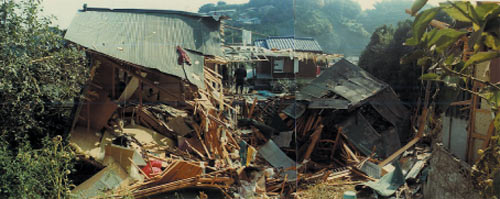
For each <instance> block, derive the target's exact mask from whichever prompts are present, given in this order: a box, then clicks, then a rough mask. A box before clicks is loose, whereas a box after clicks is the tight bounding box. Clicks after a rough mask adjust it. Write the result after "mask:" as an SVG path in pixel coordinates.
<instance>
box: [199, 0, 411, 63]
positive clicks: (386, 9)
mask: <svg viewBox="0 0 500 199" xmlns="http://www.w3.org/2000/svg"><path fill="white" fill-rule="evenodd" d="M411 3H412V1H411V0H384V1H382V2H379V3H376V4H375V5H374V7H375V9H371V10H365V11H362V10H361V7H360V5H359V4H358V3H357V2H354V1H352V0H295V5H294V1H293V0H250V1H249V2H248V3H246V4H227V3H225V2H223V1H220V2H218V3H217V4H205V5H203V6H201V7H200V9H199V11H198V12H200V13H210V12H217V13H221V14H226V15H228V16H230V17H231V20H229V21H226V23H227V24H228V25H231V26H236V27H242V28H245V29H248V30H252V31H255V32H259V33H263V34H265V35H270V36H287V35H294V34H295V35H297V36H308V37H313V38H315V39H316V40H317V41H318V42H319V43H320V45H321V47H322V48H323V49H324V50H325V51H326V52H328V53H342V54H345V55H347V56H359V55H360V54H361V52H362V51H363V49H364V48H365V46H366V45H367V44H368V42H369V41H370V35H371V33H372V32H373V31H374V30H375V28H376V27H379V26H381V25H383V24H392V25H396V24H397V22H398V21H402V20H405V19H409V16H408V15H407V14H405V13H404V9H405V8H410V7H411ZM253 37H254V39H255V38H259V36H258V35H253ZM225 40H226V42H227V43H240V42H241V32H238V31H229V30H228V31H226V37H225Z"/></svg>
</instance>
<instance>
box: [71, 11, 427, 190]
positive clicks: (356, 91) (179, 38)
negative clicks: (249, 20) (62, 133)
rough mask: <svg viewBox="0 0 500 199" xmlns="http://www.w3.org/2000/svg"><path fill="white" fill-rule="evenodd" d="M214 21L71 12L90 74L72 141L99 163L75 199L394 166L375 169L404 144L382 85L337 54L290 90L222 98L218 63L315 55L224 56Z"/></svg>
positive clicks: (292, 185)
mask: <svg viewBox="0 0 500 199" xmlns="http://www.w3.org/2000/svg"><path fill="white" fill-rule="evenodd" d="M223 19H224V18H223V17H214V16H209V15H203V14H194V13H187V12H179V11H166V10H140V9H113V10H111V9H104V8H84V9H83V10H81V11H79V12H78V13H77V15H76V16H75V18H74V19H73V21H72V23H71V25H70V26H69V28H68V31H67V33H66V35H65V38H66V39H67V40H69V41H71V42H72V43H74V44H77V45H79V46H81V47H82V48H84V49H85V50H86V52H87V54H88V56H89V59H90V65H91V70H90V71H91V72H90V76H91V78H90V81H89V82H88V84H87V86H86V87H85V88H84V90H83V92H82V97H81V99H80V103H79V104H77V107H76V109H75V111H74V114H73V115H74V121H73V124H72V127H71V132H70V134H71V138H70V145H71V146H72V147H73V148H74V149H75V151H76V153H77V155H78V157H79V158H80V159H81V160H82V161H83V162H85V164H89V165H93V166H95V167H97V168H99V171H98V172H97V173H94V174H93V175H91V177H90V178H85V179H81V181H82V182H80V183H78V186H76V188H74V189H73V190H72V193H73V195H74V196H75V197H79V198H92V197H99V196H100V195H102V194H108V195H110V196H113V197H125V196H133V197H136V198H147V197H155V196H160V195H163V196H164V194H169V193H170V192H172V191H181V190H185V189H187V188H191V189H197V191H195V192H196V193H197V194H196V195H198V193H199V196H200V198H201V196H204V197H205V198H206V197H212V198H214V197H215V198H220V197H227V198H232V197H240V198H253V197H268V196H270V197H280V196H291V194H293V193H294V192H295V191H296V190H297V185H298V184H301V183H309V182H311V181H314V180H318V179H324V180H328V179H338V178H351V176H361V177H362V178H363V179H370V180H374V179H376V178H380V177H381V176H384V174H386V173H389V174H392V172H391V171H389V170H387V169H383V168H385V166H386V165H388V164H389V163H390V162H392V161H393V160H396V157H398V156H399V155H400V154H401V152H402V151H403V152H404V151H405V150H406V149H408V148H405V147H403V148H402V149H400V147H401V145H402V144H405V143H406V142H407V141H408V139H409V137H410V135H411V134H410V133H409V132H408V130H409V129H410V128H409V124H408V122H407V120H406V118H408V117H409V116H408V115H409V114H408V111H407V110H406V108H405V107H404V106H403V105H402V104H401V103H400V102H399V100H398V98H397V96H396V95H395V94H394V92H393V91H392V89H391V88H390V87H389V86H388V85H387V84H385V83H383V82H381V81H379V80H377V79H376V78H374V77H372V76H371V75H369V74H368V73H366V72H365V71H363V70H362V69H360V68H359V67H357V66H355V65H353V64H351V63H349V62H348V61H346V60H340V61H339V62H337V63H336V64H335V65H333V66H331V67H330V68H325V70H324V71H323V72H322V74H321V75H320V76H318V77H316V78H315V79H314V80H312V81H311V82H310V83H309V84H308V85H307V86H305V87H304V88H303V89H301V90H300V91H299V92H297V93H296V94H295V95H287V94H283V95H280V96H273V97H269V96H268V97H264V98H257V97H255V98H254V99H251V98H250V99H247V98H248V97H249V96H246V98H242V97H241V96H240V97H234V96H231V94H230V92H229V91H228V89H225V88H224V85H223V79H224V77H223V75H221V73H222V71H221V68H222V66H224V65H230V64H231V62H245V61H249V62H252V63H254V62H256V60H254V58H255V59H258V63H261V62H265V61H269V60H272V59H273V58H270V57H272V56H269V55H276V57H279V56H281V55H288V56H285V57H288V58H290V57H292V58H293V59H291V58H290V60H302V59H311V60H314V59H317V58H318V56H312V57H310V56H309V54H307V53H306V54H304V53H302V54H301V52H288V51H273V50H264V51H262V52H261V53H260V54H254V53H253V52H254V51H253V50H249V51H248V54H247V55H248V57H246V58H245V57H243V58H241V57H238V56H241V55H242V53H241V51H240V52H239V53H236V54H233V55H228V54H224V53H223V52H222V47H221V46H222V40H221V37H220V33H221V30H222V27H221V20H223ZM278 55H279V56H278ZM302 56H304V57H302ZM247 59H248V60H247ZM297 62H298V61H297ZM298 63H300V62H298ZM241 100H243V102H241ZM412 141H413V140H412ZM412 141H410V142H412ZM413 144H414V143H413ZM369 168H375V170H376V171H378V172H373V171H372V170H370V169H369ZM326 169H334V170H333V171H327V170H326ZM365 173H366V174H365ZM389 174H387V175H386V176H392V175H389ZM413 174H414V173H413ZM417 174H418V172H417ZM414 175H416V174H414ZM200 190H201V192H198V191H200ZM209 190H212V191H213V190H215V192H216V193H215V195H208V196H207V193H209ZM217 194H219V195H217Z"/></svg>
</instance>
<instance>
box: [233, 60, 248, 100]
mask: <svg viewBox="0 0 500 199" xmlns="http://www.w3.org/2000/svg"><path fill="white" fill-rule="evenodd" d="M234 77H236V93H238V88H239V89H240V93H241V94H243V87H244V85H245V78H246V77H247V70H246V69H245V67H244V66H243V65H240V67H239V68H238V69H236V71H235V72H234Z"/></svg>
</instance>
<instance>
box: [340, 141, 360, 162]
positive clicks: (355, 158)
mask: <svg viewBox="0 0 500 199" xmlns="http://www.w3.org/2000/svg"><path fill="white" fill-rule="evenodd" d="M342 145H343V146H344V149H345V151H346V152H347V153H348V154H349V156H351V157H352V159H353V160H354V161H355V162H356V163H360V162H361V161H359V159H358V156H356V154H354V152H352V150H351V149H350V148H349V147H348V146H347V144H345V143H342Z"/></svg>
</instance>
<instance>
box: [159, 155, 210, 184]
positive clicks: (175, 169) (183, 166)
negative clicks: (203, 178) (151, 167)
mask: <svg viewBox="0 0 500 199" xmlns="http://www.w3.org/2000/svg"><path fill="white" fill-rule="evenodd" d="M201 173H202V168H201V167H200V166H199V165H195V164H193V163H189V162H184V161H177V162H174V163H173V164H172V165H170V166H169V167H167V169H165V171H164V172H163V173H162V175H161V178H160V179H159V180H158V181H157V183H159V184H161V183H167V182H173V181H176V180H181V179H186V178H191V177H195V176H198V175H201Z"/></svg>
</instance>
